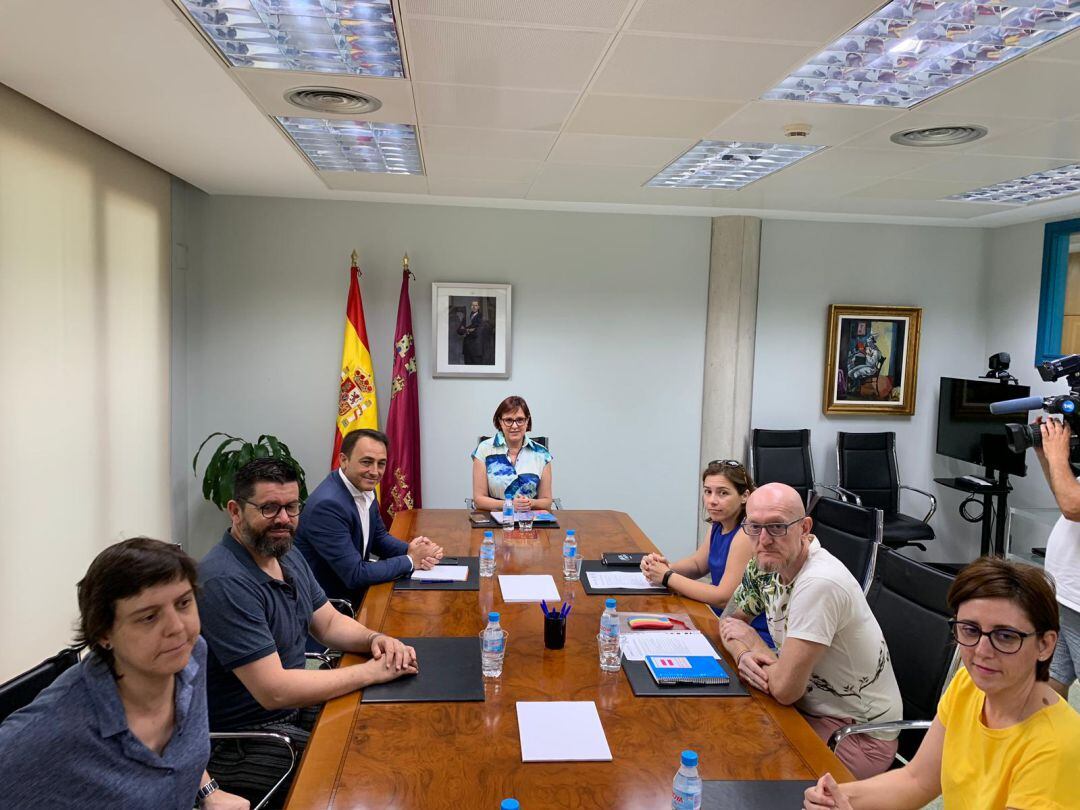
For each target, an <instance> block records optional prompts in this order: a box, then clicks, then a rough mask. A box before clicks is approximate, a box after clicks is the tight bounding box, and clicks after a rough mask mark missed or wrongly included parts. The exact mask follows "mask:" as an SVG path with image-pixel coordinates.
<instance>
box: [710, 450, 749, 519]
mask: <svg viewBox="0 0 1080 810" xmlns="http://www.w3.org/2000/svg"><path fill="white" fill-rule="evenodd" d="M710 475H722V476H724V478H726V479H727V480H728V481H730V482H731V485H732V486H733V487H735V491H736V492H738V493H739V494H740V495H746V494H748V493H751V492H753V491H754V490H755V489H757V487H756V486H754V479H753V478H751V477H750V471H749V470H748V469H746V466H745V465H743V464H738V463H737V462H734V463H733V462H731V461H710V462H709V463H708V464H707V465H705V472H703V473H702V474H701V483H702V484H704V483H705V479H706V478H708V477H709V476H710ZM706 519H707V518H706ZM745 519H746V504H743V506H742V508H741V509H740V510H739V523H742V522H743V521H744V520H745Z"/></svg>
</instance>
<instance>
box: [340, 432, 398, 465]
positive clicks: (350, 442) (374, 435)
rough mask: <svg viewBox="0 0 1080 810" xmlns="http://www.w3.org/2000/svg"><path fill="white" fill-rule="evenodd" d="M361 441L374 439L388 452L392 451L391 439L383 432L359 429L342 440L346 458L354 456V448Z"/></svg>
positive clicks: (342, 449) (347, 434)
mask: <svg viewBox="0 0 1080 810" xmlns="http://www.w3.org/2000/svg"><path fill="white" fill-rule="evenodd" d="M361 439H374V440H375V441H377V442H378V443H379V444H381V445H382V446H383V447H385V448H386V449H387V450H389V449H390V437H389V436H387V435H386V434H385V433H383V432H382V431H381V430H373V429H371V428H357V429H356V430H352V431H349V432H348V433H346V434H345V438H344V439H342V440H341V452H342V453H343V454H344V456H345V458H349V457H351V456H352V451H353V448H354V447H356V443H357V442H358V441H360V440H361Z"/></svg>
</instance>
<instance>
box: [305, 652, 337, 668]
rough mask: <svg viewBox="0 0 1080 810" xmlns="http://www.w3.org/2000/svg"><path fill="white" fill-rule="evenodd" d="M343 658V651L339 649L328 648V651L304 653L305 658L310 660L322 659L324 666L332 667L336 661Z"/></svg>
mask: <svg viewBox="0 0 1080 810" xmlns="http://www.w3.org/2000/svg"><path fill="white" fill-rule="evenodd" d="M339 658H341V652H340V651H339V650H327V651H326V652H321V653H319V652H306V653H304V659H305V660H308V661H321V662H322V663H323V666H325V667H327V668H330V667H332V666H333V665H334V662H335V661H337V660H338V659H339Z"/></svg>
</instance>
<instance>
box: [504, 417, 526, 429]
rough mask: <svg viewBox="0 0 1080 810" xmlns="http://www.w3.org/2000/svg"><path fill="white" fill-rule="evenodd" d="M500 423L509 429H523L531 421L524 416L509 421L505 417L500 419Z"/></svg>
mask: <svg viewBox="0 0 1080 810" xmlns="http://www.w3.org/2000/svg"><path fill="white" fill-rule="evenodd" d="M499 421H500V422H502V423H503V424H504V425H506V426H507V427H521V426H522V425H524V424H525V423H526V422H528V421H529V420H528V419H527V418H525V417H524V416H522V417H518V418H517V419H507V418H505V417H504V418H502V419H500V420H499Z"/></svg>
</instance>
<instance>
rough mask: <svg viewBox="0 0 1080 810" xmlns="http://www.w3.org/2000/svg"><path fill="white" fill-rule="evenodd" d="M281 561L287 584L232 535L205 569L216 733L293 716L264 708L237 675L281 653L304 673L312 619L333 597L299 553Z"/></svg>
mask: <svg viewBox="0 0 1080 810" xmlns="http://www.w3.org/2000/svg"><path fill="white" fill-rule="evenodd" d="M279 562H280V563H281V570H282V573H283V574H284V575H285V579H284V580H279V579H274V578H273V577H271V576H270V575H269V574H267V573H266V572H265V571H263V570H262V569H261V568H259V566H258V565H256V564H255V560H253V559H252V557H251V555H250V554H249V553H248V552H247V549H245V548H244V547H243V546H242V545H240V543H238V542H237V541H236V539H235V538H234V537H233V536H232V534H231V533H229V532H225V535H224V536H223V537H222V538H221V542H220V543H218V544H217V545H216V546H214V547H213V548H212V549H210V551H209V552H208V553H207V555H206V556H205V557H203V559H202V561H201V562H200V563H199V586H200V589H201V590H200V593H199V617H200V619H201V620H202V633H203V637H204V638H205V639H206V643H207V644H208V645H209V647H210V654H209V656H208V657H207V677H206V689H207V702H208V706H209V712H210V728H211V729H213V730H214V731H234V730H236V729H245V728H255V727H257V726H263V725H266V724H267V723H275V722H279V721H281V720H283V719H285V718H287V717H288V716H289V715H290V714H291V713H292V711H293V710H292V709H280V710H277V711H270V710H268V709H264V708H263V707H262V706H261V705H259V702H258V701H257V700H255V698H254V697H253V696H252V694H251V693H250V692H249V691H248V690H247V688H246V687H245V686H244V684H243V683H241V681H240V679H239V678H237V677H236V675H234V674H233V670H235V669H237V668H238V667H242V666H244V665H245V664H250V663H251V662H252V661H258V660H259V659H260V658H265V657H266V656H268V655H274V654H277V655H278V656H279V657H280V658H281V666H282V667H284V668H285V669H303V668H304V647H305V646H306V644H307V637H308V632H309V631H308V628H309V627H310V625H311V617H312V615H313V614H314V613H315V611H316V610H318V609H319V608H321V607H322V606H323V605H324V604H326V594H325V593H323V589H322V588H321V587H319V583H318V582H316V581H315V577H314V576H313V575H312V573H311V569H310V568H308V564H307V562H306V561H305V560H304V558H303V557H302V556H301V554H300V552H298V551H296V550H295V549H290V550H289V551H288V552H286V554H285V555H284V556H283V557H282V558H281V559H280V560H279Z"/></svg>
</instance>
